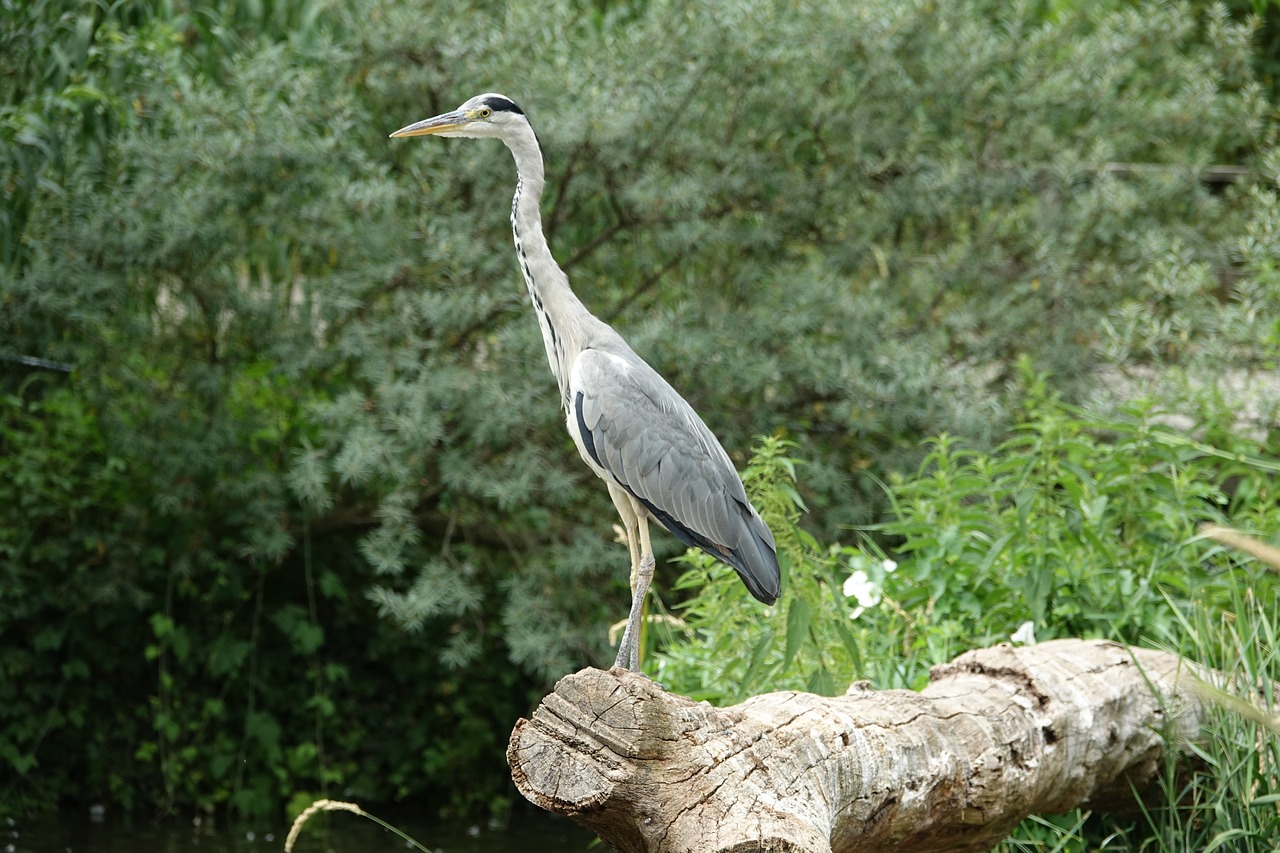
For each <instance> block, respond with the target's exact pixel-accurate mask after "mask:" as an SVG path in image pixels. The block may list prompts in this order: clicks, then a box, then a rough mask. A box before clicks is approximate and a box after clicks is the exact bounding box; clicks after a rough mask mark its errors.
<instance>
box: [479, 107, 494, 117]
mask: <svg viewBox="0 0 1280 853" xmlns="http://www.w3.org/2000/svg"><path fill="white" fill-rule="evenodd" d="M476 115H478V116H480V118H488V117H489V116H491V115H493V110H491V109H489V108H488V107H481V108H480V109H478V110H476Z"/></svg>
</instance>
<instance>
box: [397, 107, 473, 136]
mask: <svg viewBox="0 0 1280 853" xmlns="http://www.w3.org/2000/svg"><path fill="white" fill-rule="evenodd" d="M469 121H470V119H468V118H467V116H466V115H464V114H463V113H461V112H459V111H458V110H454V111H453V112H451V113H445V114H444V115H438V116H436V117H435V118H426V119H423V120H422V121H419V122H415V123H414V124H411V125H409V126H408V127H402V128H400V129H399V130H397V131H396V132H395V133H393V134H391V136H392V137H399V136H426V135H428V134H431V133H448V132H449V131H451V130H461V129H462V128H463V127H464V126H465V125H466V124H467V123H468V122H469Z"/></svg>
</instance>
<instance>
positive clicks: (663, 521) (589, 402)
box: [391, 92, 781, 670]
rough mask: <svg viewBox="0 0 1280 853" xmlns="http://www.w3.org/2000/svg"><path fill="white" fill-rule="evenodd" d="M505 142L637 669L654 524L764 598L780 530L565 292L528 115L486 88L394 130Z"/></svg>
mask: <svg viewBox="0 0 1280 853" xmlns="http://www.w3.org/2000/svg"><path fill="white" fill-rule="evenodd" d="M428 134H431V135H436V136H447V137H468V138H477V137H479V138H485V137H492V138H495V139H501V140H502V141H503V142H504V143H506V146H507V148H509V149H510V150H511V154H512V156H513V157H514V158H515V162H516V172H517V181H516V192H515V198H514V199H513V200H512V202H511V230H512V233H513V234H514V236H515V244H516V255H517V256H518V258H519V261H520V269H521V271H522V272H523V273H524V282H525V284H526V285H527V286H528V289H529V298H530V300H531V301H532V302H533V309H534V312H535V313H536V314H537V315H538V325H539V326H540V327H541V329H542V342H543V344H544V345H545V346H546V350H547V361H548V362H549V363H550V365H551V372H552V373H553V374H555V377H556V383H557V384H558V385H559V386H560V404H561V406H562V407H563V408H564V413H565V423H566V425H567V426H568V429H569V434H570V435H571V436H572V437H573V443H574V444H575V445H577V447H578V453H579V454H581V456H582V459H583V461H584V462H586V463H587V466H588V467H589V468H590V469H591V470H592V471H594V472H595V474H596V476H597V477H599V478H600V479H602V480H604V482H605V484H606V485H607V486H608V488H609V497H611V498H612V499H613V505H614V506H615V507H617V509H618V515H619V516H621V518H622V529H623V530H624V531H625V533H626V540H627V547H628V549H629V550H630V552H631V609H630V612H629V613H628V615H627V627H626V630H625V631H624V632H623V634H622V642H621V643H620V645H619V648H618V657H617V660H616V661H615V662H614V666H615V667H627V668H629V669H633V670H634V669H637V668H638V663H639V648H638V646H639V643H638V637H639V631H640V619H641V609H642V606H643V603H644V598H645V595H646V594H647V593H648V591H649V584H650V582H651V581H652V579H653V569H654V558H653V548H652V545H651V544H650V540H649V519H651V518H652V519H654V520H655V521H657V522H658V523H659V524H660V525H662V526H663V527H665V528H666V529H667V530H668V531H670V532H671V533H672V534H673V535H675V537H676V538H677V539H679V540H680V541H681V542H683V543H684V544H685V545H687V546H689V547H697V548H701V549H702V550H704V551H706V552H707V553H709V554H711V555H712V556H714V557H716V558H718V559H720V560H723V561H724V562H725V563H727V564H729V565H730V566H732V567H733V568H734V569H735V570H737V573H738V576H739V577H741V578H742V581H743V583H745V584H746V587H747V589H748V590H749V591H750V592H751V594H752V595H753V596H755V597H756V598H757V599H759V600H760V601H762V602H764V603H765V604H773V603H774V602H775V601H777V599H778V593H779V590H780V584H781V577H780V573H779V569H778V555H777V548H776V546H775V544H774V539H773V534H772V533H771V532H770V531H769V528H768V526H767V525H766V524H765V523H764V521H763V520H762V519H761V518H760V513H758V512H757V511H756V509H755V507H753V506H752V505H751V501H750V500H748V498H747V494H746V491H745V490H744V489H743V486H742V480H741V479H739V477H738V472H737V470H736V469H735V468H734V467H733V463H732V462H731V461H730V460H729V455H728V454H727V453H725V451H724V448H723V447H722V446H721V444H720V442H719V440H717V439H716V437H715V435H714V434H712V432H711V430H710V429H708V428H707V425H706V424H705V423H703V421H702V418H700V417H698V414H697V412H695V411H694V410H693V407H692V406H690V405H689V403H688V402H686V401H685V399H684V398H683V397H681V396H680V395H679V394H678V393H676V391H675V389H673V388H672V387H671V386H670V385H669V384H667V381H666V380H665V379H663V378H662V377H661V376H660V375H658V372H657V371H655V370H654V369H653V368H652V367H650V366H649V365H648V364H647V363H646V362H645V361H644V359H642V358H640V356H638V355H636V354H635V352H633V351H632V349H631V347H630V346H628V345H627V342H626V341H624V340H623V339H622V336H621V335H619V334H618V333H617V332H616V331H614V330H613V328H612V327H610V326H609V325H608V324H607V323H604V322H603V321H601V320H599V319H598V318H596V317H595V316H594V315H592V314H591V312H590V311H588V310H587V309H586V307H585V306H584V305H583V304H582V302H580V301H579V300H578V297H577V296H576V295H575V294H574V292H573V290H572V289H570V287H569V279H568V278H567V277H566V276H565V274H564V271H563V270H561V269H560V266H559V265H558V264H557V263H556V262H555V259H554V258H553V257H552V256H551V249H550V248H549V247H548V246H547V240H546V237H544V236H543V233H542V215H541V212H540V202H541V199H542V189H543V185H544V183H545V177H546V176H545V172H544V168H543V162H542V150H541V149H540V148H539V146H538V138H537V136H536V135H535V134H534V132H533V127H532V126H531V125H530V124H529V119H528V117H527V116H526V115H525V113H524V110H522V109H520V107H519V106H517V105H516V103H515V102H514V101H512V100H511V99H510V98H508V97H506V96H505V95H499V94H497V93H495V92H489V93H486V94H483V95H477V96H476V97H474V98H471V99H470V100H468V101H467V102H466V103H464V104H462V106H460V107H458V108H457V109H456V110H453V111H452V112H447V113H444V114H443V115H438V116H435V117H434V118H429V119H424V120H423V121H419V122H416V123H414V124H411V125H408V126H407V127H403V128H401V129H400V130H397V131H396V132H395V133H393V134H391V136H392V137H403V136H425V135H428Z"/></svg>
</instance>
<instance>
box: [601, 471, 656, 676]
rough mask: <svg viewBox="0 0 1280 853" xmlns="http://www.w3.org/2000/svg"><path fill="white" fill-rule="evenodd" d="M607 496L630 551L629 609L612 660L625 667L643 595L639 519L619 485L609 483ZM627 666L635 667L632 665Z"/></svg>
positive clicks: (631, 655) (634, 639) (632, 655)
mask: <svg viewBox="0 0 1280 853" xmlns="http://www.w3.org/2000/svg"><path fill="white" fill-rule="evenodd" d="M609 496H610V497H611V498H613V504H614V506H616V507H617V508H618V515H619V517H621V519H622V530H623V533H624V534H625V535H626V539H627V550H628V551H630V552H631V610H630V611H629V612H628V614H627V627H626V629H625V630H624V631H623V632H622V642H621V643H619V644H618V657H617V658H616V659H615V660H614V662H613V665H614V666H619V667H627V666H628V664H630V663H631V661H632V660H633V659H634V658H635V654H636V644H637V642H638V639H639V627H640V607H641V604H642V600H643V596H637V595H636V585H637V583H638V582H639V580H638V579H639V574H640V539H639V536H638V530H637V528H638V526H639V524H640V523H641V521H640V517H639V516H637V515H636V512H635V508H634V505H633V503H632V500H631V496H630V495H628V494H627V493H626V492H625V491H623V490H622V489H621V488H620V487H618V486H616V485H614V484H613V483H610V484H609ZM645 538H646V539H647V538H648V531H647V530H646V531H645ZM629 668H630V669H635V667H634V666H630V667H629Z"/></svg>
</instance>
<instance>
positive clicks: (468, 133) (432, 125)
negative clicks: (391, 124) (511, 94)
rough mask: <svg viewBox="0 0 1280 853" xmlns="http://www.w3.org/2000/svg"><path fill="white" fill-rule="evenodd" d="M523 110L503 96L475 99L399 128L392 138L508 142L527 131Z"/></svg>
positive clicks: (485, 95) (478, 96) (494, 94)
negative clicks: (422, 137) (470, 138)
mask: <svg viewBox="0 0 1280 853" xmlns="http://www.w3.org/2000/svg"><path fill="white" fill-rule="evenodd" d="M528 125H529V120H528V119H527V118H525V115H524V110H522V109H520V107H519V106H517V105H516V102H515V101H513V100H511V99H510V98H508V97H507V96H506V95H499V94H498V93H497V92H486V93H485V94H483V95H476V96H475V97H474V98H472V99H471V100H469V101H467V102H466V103H464V104H463V105H462V106H460V107H458V108H457V109H456V110H454V111H453V112H448V113H444V114H443V115H438V116H435V117H434V118H428V119H423V120H422V121H419V122H415V123H414V124H411V125H409V126H408V127H402V128H400V129H399V130H397V131H396V132H395V133H393V134H391V135H392V136H426V135H428V134H433V135H435V136H465V137H486V136H491V137H496V138H498V139H504V138H510V135H511V133H512V132H513V131H515V130H517V129H518V128H519V127H520V126H524V127H528Z"/></svg>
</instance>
